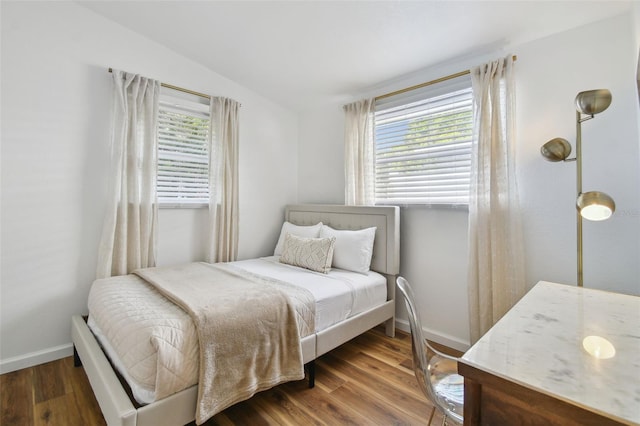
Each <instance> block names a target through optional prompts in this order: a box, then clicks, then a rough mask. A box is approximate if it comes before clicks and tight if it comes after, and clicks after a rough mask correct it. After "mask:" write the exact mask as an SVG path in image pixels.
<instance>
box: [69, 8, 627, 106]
mask: <svg viewBox="0 0 640 426" xmlns="http://www.w3.org/2000/svg"><path fill="white" fill-rule="evenodd" d="M78 2H79V3H81V4H82V5H84V6H86V7H87V8H89V9H91V10H93V11H94V12H96V13H98V14H100V15H103V16H104V17H106V18H108V19H111V20H113V21H115V22H117V23H119V24H121V25H123V26H125V27H127V28H129V29H131V30H133V31H135V32H137V33H139V34H142V35H144V36H146V37H148V38H150V39H152V40H155V41H156V42H158V43H160V44H163V45H165V46H167V47H169V48H171V49H172V50H174V51H176V52H178V53H180V54H182V55H183V56H186V57H188V58H190V59H192V60H194V61H196V62H199V63H201V64H203V65H204V66H206V67H208V68H210V69H211V70H213V71H214V72H216V73H218V74H220V75H223V76H225V77H227V78H229V79H231V80H233V81H235V82H237V83H239V84H241V85H242V86H244V87H247V88H249V89H251V90H253V91H255V92H257V93H259V94H261V95H263V96H265V97H267V98H269V99H271V100H273V101H275V102H277V103H280V104H282V105H283V106H285V107H288V108H291V109H294V110H301V109H305V108H306V107H308V106H310V105H314V104H317V103H322V102H326V101H327V100H330V99H335V98H340V97H341V98H344V97H345V96H346V95H353V94H358V93H359V92H363V91H365V90H366V89H368V88H371V87H373V86H376V85H379V84H380V83H382V82H385V81H389V80H393V79H396V78H398V77H401V76H403V75H407V74H411V73H414V72H416V71H418V70H420V69H423V68H427V67H430V66H434V65H438V64H443V63H446V62H450V61H454V60H456V59H457V58H461V57H464V56H466V55H469V54H471V53H472V52H477V51H479V50H480V51H481V50H486V49H487V48H488V47H489V48H492V49H498V48H502V47H508V46H510V45H517V44H520V43H523V42H526V41H530V40H534V39H537V38H541V37H545V36H548V35H551V34H554V33H557V32H560V31H564V30H567V29H570V28H575V27H578V26H581V25H584V24H587V23H589V22H594V21H598V20H601V19H605V18H608V17H611V16H615V15H618V14H621V13H624V12H625V11H627V10H629V9H630V8H631V0H624V1H613V0H611V1H607V0H605V1H593V0H589V1H579V0H572V1H541V0H538V1H481V0H476V1H447V0H441V1H433V0H432V1H320V0H316V1H268V0H266V1H265V0H263V1H203V0H200V1H178V0H174V1H96V0H91V1H78ZM515 53H517V52H515Z"/></svg>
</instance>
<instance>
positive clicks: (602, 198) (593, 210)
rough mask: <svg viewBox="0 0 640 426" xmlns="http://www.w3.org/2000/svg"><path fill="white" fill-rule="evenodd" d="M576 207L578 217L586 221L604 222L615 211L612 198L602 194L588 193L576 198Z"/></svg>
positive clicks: (597, 192) (596, 192)
mask: <svg viewBox="0 0 640 426" xmlns="http://www.w3.org/2000/svg"><path fill="white" fill-rule="evenodd" d="M576 207H577V208H578V211H579V212H580V215H581V216H582V217H584V218H585V219H587V220H593V221H598V220H606V219H609V218H610V217H611V215H612V214H613V212H614V211H616V203H615V202H614V201H613V198H611V197H609V196H608V195H607V194H605V193H604V192H599V191H590V192H585V193H582V194H580V195H579V196H578V200H577V201H576Z"/></svg>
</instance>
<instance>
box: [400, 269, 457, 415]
mask: <svg viewBox="0 0 640 426" xmlns="http://www.w3.org/2000/svg"><path fill="white" fill-rule="evenodd" d="M396 283H397V284H398V289H399V290H400V293H401V294H402V296H403V298H404V302H405V306H406V307H407V316H408V319H409V328H410V329H411V350H412V352H413V370H414V372H415V375H416V378H417V379H418V385H419V386H420V388H421V389H422V391H423V392H424V394H425V395H426V396H427V398H429V399H430V400H431V402H432V403H433V404H434V405H435V406H436V407H438V408H439V409H441V410H442V411H443V413H444V414H445V415H446V416H449V417H450V418H452V419H453V420H455V421H456V422H461V421H462V417H461V414H460V413H456V410H455V409H454V408H452V407H451V406H448V405H445V404H442V403H441V399H442V398H439V397H437V395H436V391H435V389H434V386H433V383H432V382H431V374H430V372H431V370H432V367H433V366H431V365H430V363H431V359H432V358H434V357H435V358H438V357H439V358H441V359H442V358H446V359H450V360H454V361H457V358H455V357H452V356H449V355H446V354H443V353H441V352H439V351H438V350H436V349H434V348H433V347H432V346H431V345H430V344H429V342H428V341H427V340H426V339H425V338H424V335H423V332H422V321H420V313H419V312H418V309H417V307H416V302H415V296H414V294H413V290H412V289H411V286H410V285H409V283H408V282H407V280H406V279H404V278H403V277H398V279H397V280H396Z"/></svg>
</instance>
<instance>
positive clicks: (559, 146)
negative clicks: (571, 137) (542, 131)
mask: <svg viewBox="0 0 640 426" xmlns="http://www.w3.org/2000/svg"><path fill="white" fill-rule="evenodd" d="M540 153H541V154H542V156H543V157H544V158H546V159H547V160H549V161H553V162H556V161H564V160H566V159H567V157H569V154H571V144H570V143H569V142H567V140H566V139H562V138H554V139H551V140H550V141H549V142H547V143H545V144H544V145H542V147H541V148H540Z"/></svg>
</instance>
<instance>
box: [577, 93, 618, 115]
mask: <svg viewBox="0 0 640 426" xmlns="http://www.w3.org/2000/svg"><path fill="white" fill-rule="evenodd" d="M609 105H611V92H609V91H608V90H607V89H596V90H587V91H586V92H580V93H578V95H577V96H576V108H577V109H578V111H580V112H581V113H583V114H587V115H594V114H598V113H601V112H602V111H604V110H605V109H607V108H609Z"/></svg>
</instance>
